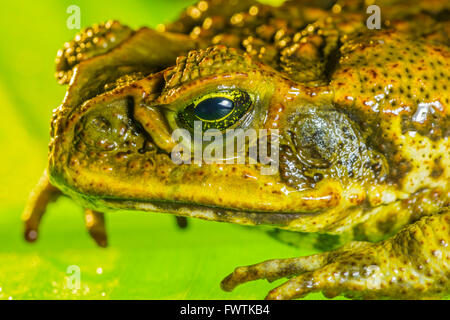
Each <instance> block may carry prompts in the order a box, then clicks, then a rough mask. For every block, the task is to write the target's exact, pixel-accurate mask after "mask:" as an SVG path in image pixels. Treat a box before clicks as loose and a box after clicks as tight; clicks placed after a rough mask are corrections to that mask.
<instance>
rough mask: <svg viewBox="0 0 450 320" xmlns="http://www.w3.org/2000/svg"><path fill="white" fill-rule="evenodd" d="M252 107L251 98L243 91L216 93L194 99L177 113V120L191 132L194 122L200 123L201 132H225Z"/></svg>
mask: <svg viewBox="0 0 450 320" xmlns="http://www.w3.org/2000/svg"><path fill="white" fill-rule="evenodd" d="M252 105H253V103H252V98H251V96H250V95H249V94H248V93H247V92H245V91H242V90H222V91H216V92H213V93H209V94H207V95H204V96H202V97H200V98H197V99H195V100H194V101H193V103H191V104H190V105H188V106H187V107H186V108H184V109H183V110H182V111H180V112H179V113H178V119H179V121H180V122H181V124H182V125H183V126H184V127H187V128H188V129H191V130H192V129H193V128H194V121H201V122H202V128H203V130H208V129H218V130H225V129H227V128H229V127H231V126H233V125H235V124H236V123H237V122H239V120H241V119H242V118H243V117H244V116H245V115H246V114H248V112H249V111H250V109H251V108H252Z"/></svg>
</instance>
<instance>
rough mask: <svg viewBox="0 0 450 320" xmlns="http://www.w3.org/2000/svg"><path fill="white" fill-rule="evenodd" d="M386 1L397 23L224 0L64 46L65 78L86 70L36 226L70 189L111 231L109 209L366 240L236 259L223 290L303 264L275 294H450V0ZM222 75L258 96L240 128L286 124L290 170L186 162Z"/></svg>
mask: <svg viewBox="0 0 450 320" xmlns="http://www.w3.org/2000/svg"><path fill="white" fill-rule="evenodd" d="M376 4H377V5H379V6H380V7H381V10H382V18H383V21H382V29H381V30H368V29H367V27H366V24H365V23H366V19H367V15H366V13H365V10H366V4H364V3H362V2H360V1H352V0H348V1H338V2H337V3H327V1H323V2H321V3H320V5H318V4H317V3H315V2H313V1H289V2H286V3H285V4H283V5H282V6H280V7H271V6H268V5H263V4H259V3H257V2H254V1H234V5H230V3H229V2H226V3H225V1H220V0H215V1H200V2H199V3H198V4H196V5H195V6H192V7H190V8H188V9H187V10H186V12H185V13H183V14H182V16H181V17H180V19H179V20H178V21H176V22H174V23H173V24H170V25H168V26H160V27H158V31H154V30H151V29H148V28H142V29H139V30H137V31H133V30H131V29H130V28H128V27H126V26H122V25H121V24H120V23H118V22H109V23H106V24H103V25H100V26H94V27H93V28H91V29H87V30H85V31H83V32H82V33H81V34H80V35H78V36H77V37H76V38H75V40H74V41H73V42H70V43H67V44H66V45H65V47H64V49H63V50H61V51H60V52H59V53H58V58H57V74H56V76H57V78H58V79H59V81H60V82H61V83H67V82H68V80H69V79H70V83H69V87H68V91H67V94H66V96H65V98H64V101H63V103H62V104H61V106H60V107H59V108H57V109H55V112H54V116H53V120H52V129H51V142H50V151H49V165H48V168H47V170H46V171H45V172H44V175H43V178H42V179H41V181H40V182H39V184H38V186H37V188H36V190H35V191H34V192H33V194H32V196H31V197H30V202H29V204H28V205H27V208H26V210H25V214H24V220H25V225H26V229H25V234H26V238H27V239H28V240H35V239H36V237H37V228H38V225H39V221H40V218H41V216H42V214H43V213H44V212H45V206H46V204H47V203H48V201H50V199H53V198H54V197H53V195H58V194H59V192H60V191H62V193H64V194H66V195H69V196H70V197H72V198H73V199H74V200H76V201H78V202H79V203H80V204H81V205H82V206H84V207H85V208H86V225H87V227H88V230H89V231H90V233H91V235H92V236H93V237H94V239H95V240H96V241H97V243H98V244H99V245H101V246H105V245H106V243H107V242H106V233H105V228H104V217H103V214H102V212H104V211H107V210H111V209H122V208H126V209H136V210H143V211H161V212H166V213H173V214H176V215H177V216H187V217H198V218H202V219H208V220H215V221H226V222H232V223H238V224H244V225H260V224H265V225H271V226H274V227H277V228H281V229H286V230H291V231H302V232H319V233H327V234H333V235H340V236H342V237H343V238H345V239H352V240H355V241H351V242H349V243H347V244H346V245H344V246H343V247H342V248H340V249H337V250H335V251H331V252H325V253H322V254H318V255H314V256H310V257H300V258H293V259H285V260H271V261H266V262H263V263H261V264H257V265H254V266H249V267H240V268H237V269H236V270H235V271H234V272H233V273H232V274H230V275H229V276H228V277H227V278H225V279H224V281H223V282H222V288H223V289H225V290H231V289H233V288H234V287H235V286H236V285H239V284H241V283H243V282H247V281H250V280H255V279H267V280H269V281H271V280H274V279H278V278H281V277H289V278H291V279H290V280H289V281H288V282H286V283H285V284H283V285H281V286H280V287H278V288H276V289H274V290H273V291H271V292H270V293H269V295H268V298H274V299H290V298H298V297H302V296H304V295H305V294H307V293H309V292H311V291H318V290H321V291H323V292H324V293H325V294H326V295H327V296H336V295H339V294H343V295H346V296H348V297H352V298H428V297H439V296H443V295H445V294H448V293H449V290H450V249H449V247H448V243H449V241H450V212H449V209H448V207H449V176H450V171H449V167H450V156H449V150H450V145H449V144H450V142H449V138H448V137H449V133H450V131H449V90H448V86H449V85H450V73H449V70H450V68H449V64H450V50H449V47H448V46H449V45H450V41H449V38H448V35H449V29H450V28H449V26H450V25H449V15H448V12H449V11H448V10H449V4H448V2H446V1H433V2H431V3H430V2H429V1H416V2H414V3H413V4H411V2H410V1H405V2H403V1H377V2H376ZM418 20H420V21H421V23H420V27H418V25H419V24H417V23H416V21H418ZM98 43H102V45H101V46H96V45H95V44H98ZM219 89H220V90H223V89H229V90H234V89H239V90H240V91H243V92H247V93H248V95H249V96H250V97H252V98H251V99H252V108H251V111H248V114H246V115H245V116H243V117H245V119H246V120H245V121H241V122H238V123H237V124H236V125H235V127H237V128H244V129H246V128H253V129H278V130H279V141H280V146H279V156H280V157H279V169H278V170H277V172H276V173H275V174H274V175H262V174H261V170H260V169H261V167H264V166H265V164H263V163H261V162H258V163H256V164H207V163H203V164H202V165H201V166H200V165H198V164H175V163H174V162H173V161H172V160H171V158H170V153H171V150H173V148H174V146H175V145H176V144H177V141H174V139H173V138H172V132H173V131H174V130H175V129H177V128H180V127H181V128H182V127H183V125H182V122H180V118H179V114H180V112H181V111H183V110H184V109H185V108H186V106H188V105H189V104H190V103H191V102H192V101H193V100H194V99H197V98H199V97H202V96H204V95H207V94H214V93H215V92H216V91H217V90H219ZM249 110H250V109H249ZM179 223H180V225H184V220H179Z"/></svg>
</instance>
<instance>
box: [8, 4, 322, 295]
mask: <svg viewBox="0 0 450 320" xmlns="http://www.w3.org/2000/svg"><path fill="white" fill-rule="evenodd" d="M278 2H279V1H278ZM191 3H192V1H181V0H172V1H144V0H142V1H139V0H129V1H104V0H101V1H75V0H70V1H67V0H64V1H61V0H45V1H25V0H14V1H3V2H2V4H1V8H0V70H1V71H0V108H1V109H0V110H1V116H2V119H1V124H0V152H1V156H0V299H261V298H263V297H264V296H265V295H266V293H267V292H268V291H269V290H270V289H271V288H273V287H275V286H277V285H279V284H281V283H282V281H283V280H279V281H276V282H274V283H268V282H266V281H256V282H253V283H249V284H245V285H243V286H241V287H238V288H237V289H236V290H235V291H233V292H232V293H227V292H223V291H222V290H221V289H220V287H219V283H220V281H221V280H222V279H223V277H225V276H226V275H227V274H228V273H229V272H231V271H232V270H233V269H234V267H236V266H238V265H247V264H253V263H256V262H260V261H263V260H266V259H272V258H287V257H294V256H299V255H306V254H312V253H315V252H316V251H314V250H313V249H310V248H304V249H299V248H295V247H292V246H288V245H286V244H283V243H281V242H278V241H276V240H274V239H273V238H271V237H269V236H268V235H267V234H266V233H264V232H260V231H261V230H258V228H245V227H241V226H236V225H231V224H225V223H216V222H206V221H201V220H193V219H190V220H189V227H188V228H187V230H179V229H178V228H177V227H176V225H175V219H174V218H173V217H172V216H168V215H163V214H156V213H142V212H129V211H126V212H123V211H120V212H115V213H110V214H108V215H107V217H106V218H107V228H108V235H109V243H110V245H109V247H108V248H106V249H101V248H98V247H97V246H96V245H95V244H94V242H93V241H92V240H91V239H90V238H89V236H88V234H87V232H86V230H85V228H84V225H83V217H82V210H81V208H80V207H79V206H77V205H76V204H75V203H74V202H73V201H72V200H71V199H69V198H62V199H60V200H58V201H57V202H56V203H53V204H51V205H50V206H49V209H48V212H47V214H46V216H45V217H44V219H43V223H42V226H41V233H40V238H39V240H38V241H37V242H36V243H35V244H28V243H25V241H24V240H23V236H22V223H21V218H20V216H21V213H22V210H23V208H24V205H25V202H26V199H27V197H28V194H29V192H30V190H31V189H32V188H33V186H34V184H35V183H36V182H37V180H38V178H39V176H40V174H41V173H42V170H43V169H44V167H45V165H46V157H47V143H48V139H49V133H48V132H49V121H50V117H51V113H52V110H53V109H54V108H56V107H57V106H58V105H59V103H60V102H61V101H62V98H63V96H64V93H65V87H62V86H59V85H58V84H57V83H56V81H55V79H54V77H53V72H54V58H55V55H56V52H57V50H58V49H59V48H60V47H61V46H62V44H63V43H64V42H65V41H68V40H71V39H72V38H73V37H74V35H75V33H76V31H77V30H69V29H68V28H67V27H66V20H67V18H68V16H69V15H68V14H67V13H66V9H67V7H68V6H70V5H73V4H75V5H78V6H79V7H80V8H81V24H82V27H86V26H89V25H91V24H93V23H96V22H100V21H106V20H109V19H118V20H120V21H121V22H123V23H125V24H128V25H130V26H132V27H134V28H137V27H139V26H144V25H146V26H150V27H155V26H156V25H157V24H159V23H165V22H169V21H171V20H172V19H174V18H176V17H177V16H178V14H179V13H180V11H181V10H182V9H183V8H184V7H186V6H188V5H189V4H191ZM70 265H77V266H79V267H80V270H81V289H80V290H75V291H73V290H70V289H69V288H67V285H66V280H67V276H68V273H67V268H68V266H70ZM307 298H308V299H322V298H323V296H322V295H321V294H311V295H309V296H307Z"/></svg>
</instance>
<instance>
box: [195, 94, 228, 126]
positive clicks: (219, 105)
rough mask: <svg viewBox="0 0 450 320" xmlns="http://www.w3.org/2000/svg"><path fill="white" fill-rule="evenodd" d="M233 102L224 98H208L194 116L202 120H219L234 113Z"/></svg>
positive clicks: (199, 106)
mask: <svg viewBox="0 0 450 320" xmlns="http://www.w3.org/2000/svg"><path fill="white" fill-rule="evenodd" d="M233 108H234V104H233V101H231V100H230V99H227V98H223V97H215V98H208V99H205V100H203V101H202V102H200V103H199V104H198V105H197V106H196V107H195V110H194V114H195V115H196V116H197V117H198V118H200V119H202V120H207V121H208V120H209V121H213V120H219V119H221V118H223V117H225V116H226V115H227V114H229V113H230V112H231V111H233Z"/></svg>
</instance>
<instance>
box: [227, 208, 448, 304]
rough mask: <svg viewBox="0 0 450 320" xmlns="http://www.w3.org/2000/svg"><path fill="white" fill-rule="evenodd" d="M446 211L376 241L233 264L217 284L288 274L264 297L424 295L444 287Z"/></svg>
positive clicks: (439, 293) (231, 285)
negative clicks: (296, 256) (315, 253)
mask: <svg viewBox="0 0 450 320" xmlns="http://www.w3.org/2000/svg"><path fill="white" fill-rule="evenodd" d="M449 233H450V212H449V211H448V210H447V211H445V212H444V213H441V214H439V215H433V216H428V217H425V218H423V219H421V220H419V221H418V222H416V223H415V224H412V225H410V226H408V227H406V228H404V229H403V230H402V231H401V232H399V233H398V234H397V235H396V236H395V237H393V238H391V239H388V240H385V241H381V242H378V243H369V242H350V243H349V244H347V245H345V246H343V247H342V248H340V249H338V250H336V251H331V252H326V253H322V254H317V255H312V256H307V257H300V258H291V259H281V260H269V261H265V262H262V263H259V264H255V265H252V266H247V267H238V268H236V269H235V271H234V272H233V273H232V274H230V275H229V276H228V277H226V278H225V279H224V280H223V281H222V283H221V286H222V289H224V290H226V291H231V290H233V289H234V288H235V287H236V286H237V285H239V284H242V283H245V282H248V281H251V280H257V279H267V280H268V281H274V280H276V279H280V278H283V277H287V278H291V279H290V280H288V281H287V282H285V283H284V284H282V285H281V286H279V287H277V288H275V289H273V290H272V291H270V292H269V294H268V295H267V297H266V299H295V298H301V297H303V296H305V295H307V294H308V293H311V292H315V291H322V292H323V294H324V295H325V296H326V297H335V296H337V295H344V296H346V297H349V298H364V299H380V298H391V299H408V298H411V299H416V298H429V297H436V296H442V295H445V294H448V293H449V292H450V249H449V246H448V241H449V239H450V237H449Z"/></svg>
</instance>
